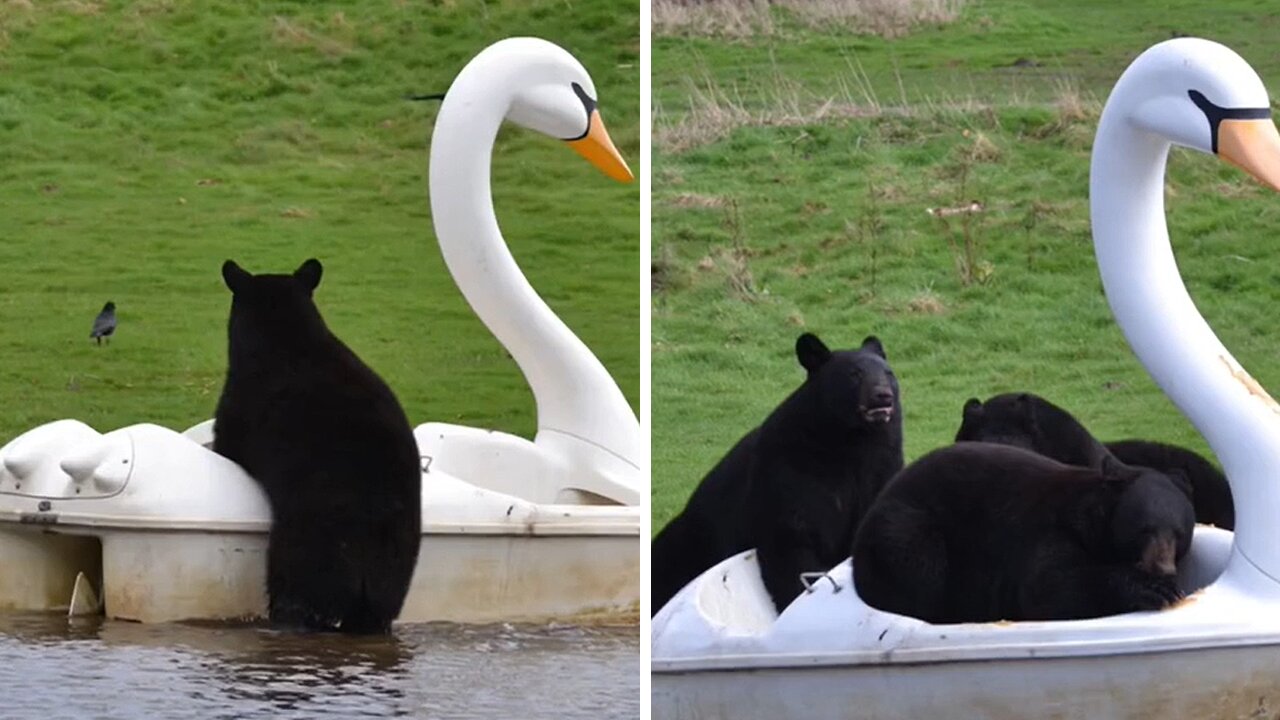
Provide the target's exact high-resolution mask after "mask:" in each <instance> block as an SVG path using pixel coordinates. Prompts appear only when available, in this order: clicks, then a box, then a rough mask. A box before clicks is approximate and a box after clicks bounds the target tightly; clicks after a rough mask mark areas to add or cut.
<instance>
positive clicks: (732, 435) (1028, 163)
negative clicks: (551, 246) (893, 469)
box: [652, 0, 1280, 529]
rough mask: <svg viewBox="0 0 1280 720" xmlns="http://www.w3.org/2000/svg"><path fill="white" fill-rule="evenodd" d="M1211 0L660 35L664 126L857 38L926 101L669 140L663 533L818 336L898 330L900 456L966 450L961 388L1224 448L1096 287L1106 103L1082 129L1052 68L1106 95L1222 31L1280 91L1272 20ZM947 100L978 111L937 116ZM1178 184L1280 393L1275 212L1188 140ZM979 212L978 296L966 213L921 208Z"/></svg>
mask: <svg viewBox="0 0 1280 720" xmlns="http://www.w3.org/2000/svg"><path fill="white" fill-rule="evenodd" d="M1194 5H1195V4H1193V3H1191V2H1161V3H1154V2H1144V3H1131V4H1129V5H1126V6H1124V8H1123V9H1121V10H1118V11H1114V12H1111V13H1109V14H1107V13H1104V12H1103V8H1104V7H1105V8H1108V9H1110V8H1112V7H1115V6H1114V5H1113V4H1110V3H1105V4H1104V3H1101V2H1094V1H1093V0H1070V1H1067V2H1060V3H1059V2H1048V0H1043V1H1041V2H1014V1H1011V0H1000V1H996V0H990V1H988V2H980V3H971V4H970V5H969V6H968V7H967V9H966V11H965V13H964V16H963V17H962V18H961V20H960V21H959V22H957V23H956V24H954V25H952V26H949V27H946V28H941V29H930V30H926V31H922V32H920V33H918V34H914V35H909V36H907V37H904V38H901V39H899V40H897V41H893V42H889V41H884V40H880V39H876V38H864V37H856V36H851V35H837V34H821V33H815V32H812V31H809V32H803V31H800V30H798V29H795V28H792V29H790V30H789V31H788V32H786V33H784V34H783V36H782V37H777V36H775V37H771V38H762V39H757V40H752V41H734V42H727V41H715V40H706V39H698V40H686V39H663V40H660V41H657V42H655V56H654V67H655V73H656V75H655V79H654V87H655V97H657V98H659V99H660V100H661V101H663V102H665V103H666V108H665V109H664V112H667V110H669V109H670V108H672V107H675V108H676V110H675V111H673V112H672V113H671V114H670V116H669V117H668V118H667V121H668V122H672V123H676V122H679V121H680V119H681V117H682V113H683V112H684V111H685V109H687V108H681V107H679V105H680V100H681V95H680V90H679V88H681V87H682V86H683V85H685V82H686V81H685V80H684V79H683V76H685V75H686V74H688V68H694V70H693V71H692V72H693V74H694V75H695V76H697V77H698V78H703V77H704V75H705V76H707V77H710V78H711V80H712V82H713V83H714V84H715V85H717V86H719V87H721V88H738V89H740V90H741V92H740V93H739V96H740V101H741V103H742V104H744V105H749V106H753V107H756V108H763V109H765V110H768V103H769V102H770V95H769V92H768V87H767V86H768V83H776V82H782V81H778V80H776V79H772V80H769V81H768V83H760V82H758V78H761V77H764V76H765V66H766V65H767V66H768V67H769V69H768V73H774V74H776V76H777V77H781V78H783V81H785V82H788V83H790V82H795V83H799V84H800V85H802V86H804V87H819V90H818V91H815V95H814V96H815V97H819V96H820V95H821V87H820V86H822V85H823V84H824V83H827V82H829V79H830V78H831V77H832V76H834V75H837V74H839V73H842V72H847V70H846V66H845V64H844V61H843V60H841V59H839V58H838V57H836V56H837V55H838V54H839V53H838V51H839V49H840V48H853V47H856V48H858V58H859V60H860V62H861V63H862V66H863V67H864V68H865V69H866V71H867V80H868V83H869V85H870V86H872V87H875V88H881V90H878V91H877V92H878V93H879V94H880V95H881V96H882V97H881V99H882V101H883V102H884V104H885V105H892V104H895V103H899V101H898V100H897V98H899V97H900V96H901V95H903V94H904V93H905V96H906V97H907V99H908V102H907V103H906V105H905V106H903V107H898V108H894V109H892V110H891V111H886V112H885V113H884V114H882V115H879V116H876V117H869V118H861V119H847V120H829V121H822V122H813V121H806V120H804V119H803V118H802V119H801V120H799V121H797V122H796V123H794V124H784V125H774V126H763V127H762V126H753V125H750V124H748V125H747V126H744V127H739V128H737V129H735V130H733V131H732V132H731V133H730V134H728V135H727V136H726V137H724V138H723V139H721V140H719V141H717V142H714V143H712V144H707V145H702V146H699V147H695V148H693V149H690V150H686V151H682V152H674V151H672V150H670V149H664V148H663V147H662V146H659V145H656V146H655V155H654V205H653V248H654V260H655V267H656V268H657V276H658V279H659V282H660V283H661V289H659V290H657V291H655V295H654V306H653V338H652V348H653V365H652V367H653V393H654V394H653V421H652V422H653V433H652V434H653V490H652V495H653V516H654V522H653V527H654V528H655V529H658V528H661V527H662V526H663V525H664V524H665V523H666V522H667V520H669V519H670V518H671V517H672V516H673V515H674V514H675V513H676V512H678V511H679V510H680V509H681V508H682V507H683V505H684V502H685V500H686V499H687V497H688V494H689V492H690V491H691V490H692V488H693V487H694V486H695V485H696V483H697V482H698V481H699V480H700V479H701V478H702V476H703V475H704V474H705V473H706V472H707V471H708V470H709V469H710V468H711V467H712V465H714V463H715V462H716V461H717V460H718V459H719V458H720V457H721V456H722V455H723V454H724V453H725V452H726V451H727V450H728V448H729V447H730V446H731V445H732V444H733V443H734V442H736V441H737V440H738V438H739V437H741V436H742V435H743V434H744V433H745V432H746V431H747V430H749V429H750V428H751V427H753V426H754V425H756V424H758V423H759V421H760V420H762V419H763V417H764V416H765V415H766V414H767V413H768V412H769V411H770V410H771V409H772V408H773V407H775V406H776V405H777V403H778V402H779V401H780V400H781V399H782V398H783V397H785V395H786V394H787V393H788V392H789V391H790V390H791V389H792V388H794V387H795V386H796V385H798V384H799V383H800V382H801V380H802V379H803V372H802V370H801V369H800V367H799V365H798V363H797V362H796V360H795V356H794V351H793V346H794V341H795V338H796V336H797V335H798V334H799V333H800V332H803V331H805V330H809V331H813V332H816V333H818V334H819V335H820V336H821V337H823V338H824V339H825V340H826V341H827V342H828V344H830V345H832V346H840V347H850V346H855V345H856V344H858V343H859V342H860V341H861V340H862V338H863V337H864V336H865V335H867V334H871V333H874V334H876V335H878V336H879V337H880V338H881V339H882V340H883V342H884V344H885V346H886V348H887V351H888V353H889V358H890V361H891V362H892V364H893V365H894V367H895V370H896V371H897V374H898V377H899V378H900V380H901V384H902V392H903V403H904V408H905V433H906V451H907V458H908V460H910V459H913V458H915V457H918V456H920V455H921V454H922V453H924V452H926V451H928V450H930V449H932V448H935V447H938V446H940V445H943V444H946V443H949V442H950V441H951V439H952V438H953V437H954V434H955V431H956V428H957V427H958V425H959V421H960V408H961V405H962V404H963V402H964V400H965V399H966V398H968V397H971V396H977V397H981V398H986V397H988V396H990V395H992V394H995V393H999V392H1005V391H1013V390H1027V391H1032V392H1036V393H1039V394H1041V395H1044V396H1046V397H1048V398H1049V399H1050V400H1052V401H1054V402H1057V403H1059V404H1061V405H1063V406H1065V407H1066V408H1067V409H1068V410H1070V411H1072V412H1073V413H1075V414H1076V415H1077V416H1078V417H1079V418H1081V419H1082V420H1083V421H1084V422H1085V424H1086V425H1087V426H1088V427H1089V428H1090V429H1091V430H1092V431H1093V432H1094V433H1095V434H1096V435H1097V436H1099V437H1100V438H1102V439H1104V440H1109V439H1118V438H1120V437H1126V436H1136V437H1143V438H1149V439H1158V440H1165V441H1170V442H1176V443H1180V444H1185V445H1187V446H1189V447H1192V448H1196V449H1198V450H1201V451H1207V446H1206V445H1205V443H1204V441H1203V440H1202V439H1201V438H1200V437H1199V436H1198V434H1196V433H1195V431H1194V429H1193V428H1192V427H1191V425H1190V424H1189V423H1188V422H1187V421H1186V419H1185V418H1183V417H1182V415H1181V414H1179V413H1178V412H1177V410H1176V409H1175V408H1174V407H1173V406H1172V404H1171V403H1170V402H1169V401H1168V400H1167V399H1166V398H1165V396H1164V395H1163V394H1162V393H1161V392H1160V391H1159V389H1158V388H1157V387H1156V386H1155V384H1154V383H1153V382H1152V381H1151V380H1150V378H1149V377H1148V376H1147V375H1146V373H1145V372H1144V370H1143V369H1142V367H1141V366H1140V364H1139V363H1138V361H1137V360H1136V358H1135V357H1134V356H1133V354H1132V352H1131V351H1130V349H1129V347H1128V346H1127V344H1126V343H1125V342H1124V339H1123V337H1122V336H1121V334H1120V331H1119V329H1118V328H1117V326H1116V325H1115V322H1114V320H1113V319H1112V317H1111V314H1110V311H1109V310H1108V308H1107V305H1106V301H1105V299H1104V297H1103V294H1102V289H1101V284H1100V282H1099V279H1098V274H1097V267H1096V263H1095V260H1094V255H1093V249H1092V244H1091V239H1090V233H1089V225H1088V201H1087V190H1088V170H1089V150H1090V146H1091V144H1092V138H1093V132H1094V130H1095V129H1096V105H1095V107H1093V109H1092V110H1091V111H1088V112H1085V113H1083V114H1082V115H1081V114H1077V113H1076V110H1075V109H1074V108H1071V107H1067V109H1066V110H1059V109H1057V108H1055V107H1054V106H1052V105H1051V104H1049V101H1050V100H1052V99H1053V97H1054V95H1055V92H1056V91H1055V89H1054V87H1053V85H1052V84H1051V83H1052V82H1053V81H1054V80H1053V78H1066V79H1067V80H1068V81H1069V82H1071V83H1074V85H1075V87H1077V88H1081V89H1083V90H1084V91H1085V92H1086V94H1088V93H1090V92H1092V93H1094V94H1095V95H1096V97H1097V99H1098V100H1101V99H1104V98H1105V96H1106V93H1107V92H1108V91H1109V89H1110V85H1111V83H1113V82H1114V79H1115V78H1116V77H1118V75H1119V74H1120V72H1121V71H1122V70H1123V69H1124V67H1125V66H1126V65H1127V63H1128V61H1129V60H1130V59H1131V58H1132V57H1133V56H1135V55H1136V54H1137V53H1138V52H1140V51H1142V50H1143V49H1145V48H1146V47H1148V46H1149V45H1150V44H1152V43H1154V42H1156V41H1158V40H1161V39H1165V38H1167V37H1168V36H1169V30H1170V29H1175V30H1181V31H1187V32H1192V31H1196V32H1202V33H1210V31H1212V33H1211V35H1212V37H1214V38H1218V39H1222V40H1225V41H1226V42H1228V43H1230V44H1231V45H1233V46H1234V47H1235V48H1236V49H1237V50H1238V51H1240V52H1241V54H1242V55H1244V56H1245V58H1246V59H1248V60H1249V61H1250V62H1251V63H1252V64H1254V66H1255V68H1257V69H1258V71H1259V73H1260V74H1261V75H1262V76H1263V77H1264V79H1265V80H1266V81H1267V82H1268V85H1269V87H1270V88H1271V91H1272V96H1273V97H1280V93H1278V92H1277V91H1280V55H1276V54H1275V53H1274V52H1271V50H1270V49H1269V48H1270V43H1271V39H1272V38H1273V36H1274V29H1275V28H1276V27H1278V26H1280V8H1273V9H1270V10H1266V9H1264V7H1271V6H1270V5H1269V4H1264V3H1261V2H1254V1H1253V0H1228V1H1226V2H1223V3H1219V4H1218V5H1216V6H1215V7H1214V10H1213V13H1212V22H1210V18H1209V15H1207V14H1205V13H1204V10H1203V7H1201V8H1200V9H1196V8H1195V7H1193V6H1194ZM1019 57H1027V58H1036V59H1037V61H1038V62H1041V63H1043V64H1044V65H1043V66H1042V67H1040V68H1035V67H1032V68H1027V69H1025V73H1026V75H1025V77H1023V76H1020V71H1022V69H1018V70H1015V69H1013V68H1008V69H998V66H999V65H1001V64H1007V63H1009V62H1012V61H1013V60H1015V59H1017V58H1019ZM895 62H896V63H897V65H898V67H900V68H902V79H903V92H899V91H898V90H897V89H896V87H897V79H896V78H895V77H894V73H893V70H892V67H893V64H894V63H895ZM1045 68H1052V73H1051V75H1052V76H1053V77H1052V78H1051V77H1049V75H1050V74H1049V73H1046V72H1044V71H1045ZM753 78H754V79H753ZM1015 78H1017V79H1016V80H1015ZM698 81H699V82H702V81H703V80H701V79H699V80H698ZM752 83H755V84H754V85H753V84H752ZM752 88H763V89H760V91H759V92H755V91H754V90H752ZM885 88H894V89H893V90H892V91H890V90H888V89H885ZM1015 90H1017V92H1015ZM941 97H953V98H961V97H963V98H966V99H969V100H973V101H975V102H976V103H978V104H980V105H982V106H984V107H985V109H977V110H968V111H956V110H948V109H946V108H945V107H942V106H940V105H938V104H930V103H927V102H926V99H927V98H941ZM890 98H891V99H890ZM899 104H900V103H899ZM1167 195H1168V207H1169V226H1170V232H1171V235H1172V237H1173V243H1174V249H1175V252H1176V253H1177V256H1178V259H1179V264H1180V267H1181V268H1182V272H1183V276H1184V278H1185V280H1186V282H1187V285H1188V287H1189V289H1190V291H1191V294H1192V296H1193V297H1194V298H1195V300H1196V302H1197V304H1198V306H1199V308H1200V309H1201V311H1202V312H1203V313H1204V315H1205V316H1206V318H1207V319H1208V320H1209V322H1210V324H1211V325H1212V326H1213V327H1214V328H1215V330H1216V331H1217V332H1218V334H1219V337H1221V339H1222V340H1223V341H1224V342H1225V343H1226V345H1227V346H1228V347H1229V348H1231V350H1232V351H1233V353H1234V354H1235V355H1236V357H1237V358H1238V359H1239V360H1240V361H1241V362H1242V363H1243V364H1244V365H1245V367H1247V368H1249V370H1250V371H1251V372H1252V373H1253V374H1254V375H1255V376H1256V377H1257V379H1258V380H1259V381H1260V382H1261V383H1262V384H1263V385H1264V386H1270V387H1273V388H1275V387H1280V363H1277V362H1276V348H1277V344H1278V342H1280V329H1278V328H1277V327H1276V324H1275V320H1274V317H1275V316H1274V308H1275V307H1276V306H1277V303H1280V270H1278V269H1277V268H1280V243H1277V242H1275V239H1276V236H1277V235H1278V234H1280V233H1278V232H1277V230H1278V229H1280V197H1277V196H1276V195H1275V194H1273V193H1271V192H1270V191H1267V190H1265V189H1263V188H1262V187H1261V186H1260V185H1258V184H1257V183H1256V182H1254V181H1253V180H1252V179H1250V178H1248V177H1246V176H1245V175H1244V174H1243V173H1241V172H1239V171H1238V170H1236V169H1234V168H1232V167H1229V166H1228V165H1226V164H1225V163H1222V162H1219V161H1218V160H1216V159H1214V158H1210V157H1206V156H1203V155H1198V154H1193V153H1190V152H1183V151H1177V152H1175V154H1174V156H1173V158H1172V159H1171V161H1170V175H1169V184H1168V193H1167ZM971 200H978V201H980V202H981V203H983V205H984V206H985V211H984V212H982V213H979V214H976V215H973V216H972V223H973V224H972V226H971V228H970V232H971V236H972V237H973V238H974V239H976V240H977V241H978V243H979V251H978V259H979V260H982V261H985V263H987V264H986V265H983V266H982V267H983V268H984V270H983V271H982V272H980V273H978V275H979V276H980V279H982V280H985V282H973V283H971V284H969V285H966V284H964V283H963V282H961V279H960V276H959V273H958V272H957V270H956V266H955V263H954V257H953V253H952V250H951V249H950V247H949V245H948V237H958V236H959V235H960V229H961V223H962V220H960V219H959V218H957V217H953V218H951V219H950V220H949V221H948V222H949V223H950V231H948V229H947V228H946V227H945V226H944V225H943V224H942V223H941V221H939V220H938V219H936V218H934V217H931V216H930V215H928V214H926V212H925V210H926V208H931V207H939V206H942V207H951V206H960V205H966V204H968V203H969V202H970V201H971ZM949 233H954V234H949ZM748 273H749V276H748ZM744 287H745V288H746V290H745V291H744V290H743V288H744Z"/></svg>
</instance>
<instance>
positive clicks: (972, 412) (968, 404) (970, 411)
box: [961, 398, 982, 420]
mask: <svg viewBox="0 0 1280 720" xmlns="http://www.w3.org/2000/svg"><path fill="white" fill-rule="evenodd" d="M961 415H962V416H963V417H964V419H965V420H976V419H978V417H979V416H981V415H982V401H981V400H979V399H978V398H969V399H968V400H965V401H964V410H963V411H961Z"/></svg>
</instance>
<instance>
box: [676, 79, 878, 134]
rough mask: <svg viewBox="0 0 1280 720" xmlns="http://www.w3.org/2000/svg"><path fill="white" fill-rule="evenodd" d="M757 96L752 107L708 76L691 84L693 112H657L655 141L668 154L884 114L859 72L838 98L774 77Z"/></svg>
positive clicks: (690, 109)
mask: <svg viewBox="0 0 1280 720" xmlns="http://www.w3.org/2000/svg"><path fill="white" fill-rule="evenodd" d="M751 96H752V97H756V98H760V99H759V100H756V101H753V102H752V103H751V104H748V103H747V102H745V101H744V100H743V99H742V94H741V93H739V92H738V90H737V89H736V88H724V87H721V86H720V85H719V84H717V83H716V82H715V81H714V80H712V79H711V78H710V77H709V76H708V75H706V74H705V73H704V74H703V77H702V80H701V81H700V82H696V81H694V80H692V79H690V80H689V81H688V97H689V102H688V111H687V112H685V113H684V114H683V115H681V116H679V117H676V118H672V117H671V116H670V115H668V114H667V113H666V112H665V111H664V110H663V108H662V106H661V105H658V106H656V107H655V108H654V117H653V125H654V142H655V143H657V145H658V147H660V148H662V149H663V150H666V151H669V152H683V151H685V150H690V149H692V148H696V147H699V146H702V145H706V144H709V143H713V142H715V141H717V140H719V139H721V138H723V137H726V136H727V135H729V133H731V132H733V131H734V130H736V129H737V128H740V127H749V126H774V127H793V126H799V125H812V124H815V123H821V122H823V121H827V120H832V119H839V118H855V117H874V116H876V115H879V114H880V112H881V107H880V104H879V101H878V100H877V99H876V97H875V95H874V93H873V92H872V91H871V90H870V86H869V84H867V83H866V81H865V80H864V79H863V78H862V77H861V76H859V75H858V74H857V71H856V70H855V72H854V75H853V76H852V78H851V79H850V80H848V81H844V82H842V83H841V90H840V92H839V93H838V94H836V95H831V96H821V95H817V94H815V93H813V92H810V91H809V90H807V89H806V88H804V87H803V86H802V85H800V83H797V82H795V81H794V80H791V79H789V78H786V77H783V76H782V75H781V74H779V73H774V74H773V75H772V76H771V77H770V78H769V79H767V80H761V81H760V86H759V87H758V88H753V92H752V93H751Z"/></svg>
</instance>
